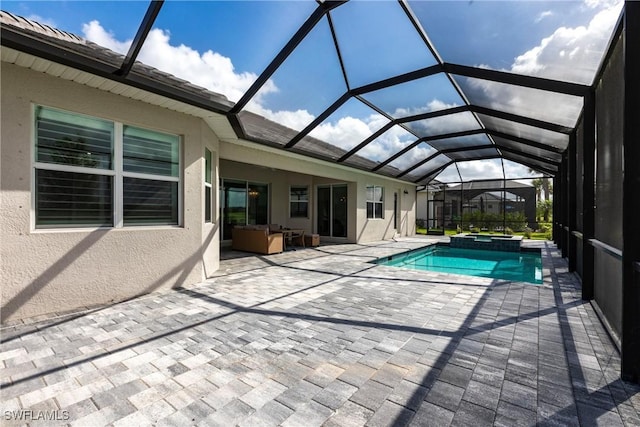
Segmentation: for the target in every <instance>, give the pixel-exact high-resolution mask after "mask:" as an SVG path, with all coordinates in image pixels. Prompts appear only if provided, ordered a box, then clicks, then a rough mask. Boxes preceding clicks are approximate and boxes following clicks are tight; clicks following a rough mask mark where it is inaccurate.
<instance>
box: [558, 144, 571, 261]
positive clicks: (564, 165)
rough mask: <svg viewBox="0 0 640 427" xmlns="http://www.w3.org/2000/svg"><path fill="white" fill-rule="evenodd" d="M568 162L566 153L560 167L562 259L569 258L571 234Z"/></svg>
mask: <svg viewBox="0 0 640 427" xmlns="http://www.w3.org/2000/svg"><path fill="white" fill-rule="evenodd" d="M568 163H569V162H568V160H567V153H566V152H565V153H564V154H563V155H562V165H561V167H560V188H561V189H562V191H561V193H560V196H561V197H562V198H561V199H560V220H561V223H562V229H561V230H560V232H561V236H562V238H561V240H562V245H561V247H560V249H561V250H562V258H567V257H568V254H569V252H568V250H567V249H568V248H567V246H568V242H569V237H568V234H569V232H568V231H567V230H568V223H567V200H568V199H569V197H568V195H569V189H568V188H567V187H568V185H567V169H568V167H567V166H568Z"/></svg>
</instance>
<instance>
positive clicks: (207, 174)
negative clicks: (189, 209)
mask: <svg viewBox="0 0 640 427" xmlns="http://www.w3.org/2000/svg"><path fill="white" fill-rule="evenodd" d="M212 160H213V156H212V155H211V151H209V150H208V149H206V148H205V149H204V222H211V195H212V194H213V193H212V191H213V189H212V187H211V173H212V168H211V162H212Z"/></svg>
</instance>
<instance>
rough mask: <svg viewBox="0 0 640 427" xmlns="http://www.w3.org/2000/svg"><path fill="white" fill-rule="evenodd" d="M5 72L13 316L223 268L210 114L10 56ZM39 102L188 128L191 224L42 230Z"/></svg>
mask: <svg viewBox="0 0 640 427" xmlns="http://www.w3.org/2000/svg"><path fill="white" fill-rule="evenodd" d="M1 79H2V80H1V89H2V105H1V107H2V110H1V112H2V116H1V125H2V130H1V137H2V139H1V146H0V150H1V151H0V153H1V164H0V185H1V189H2V191H1V196H2V199H1V203H0V241H1V245H0V256H1V263H2V264H1V270H0V271H1V273H2V278H1V282H2V310H1V313H0V314H1V318H2V321H3V322H5V321H7V320H13V319H20V318H28V317H33V316H38V315H42V314H47V313H52V312H64V311H67V310H73V309H77V308H79V307H83V306H92V305H98V304H106V303H110V302H114V301H119V300H123V299H126V298H129V297H132V296H134V295H139V294H144V293H148V292H153V291H156V290H161V289H166V288H170V287H174V286H179V285H183V284H188V283H196V282H199V281H201V280H202V279H203V278H204V277H205V275H206V274H210V273H211V272H213V271H215V270H216V269H217V267H218V260H219V240H218V231H217V224H216V223H215V222H214V223H213V224H207V225H206V226H205V225H204V222H203V220H204V206H203V201H204V186H203V177H204V171H203V169H204V159H203V154H204V147H208V148H209V149H210V150H211V151H212V153H213V154H214V165H217V153H218V152H219V144H218V140H217V138H216V136H215V134H214V133H213V132H212V131H211V129H210V128H209V127H208V126H207V125H206V124H204V122H203V121H202V120H201V119H199V118H196V117H193V116H190V115H186V114H181V113H177V112H174V111H170V110H167V109H164V108H160V107H155V106H152V105H149V104H146V103H143V102H139V101H134V100H131V99H129V98H126V97H124V96H118V95H115V94H112V93H107V92H104V91H101V90H98V89H92V88H90V87H87V86H84V85H81V84H78V83H74V82H70V81H67V80H63V79H60V78H56V77H52V76H50V75H47V74H43V73H38V72H35V71H32V70H28V69H25V68H22V67H18V66H15V65H11V64H7V63H3V64H2V76H1ZM34 104H36V105H45V106H49V107H54V108H60V109H64V110H68V111H71V112H78V113H82V114H87V115H91V116H95V117H99V118H104V119H108V120H114V121H119V122H123V123H125V124H131V125H136V126H140V127H144V128H148V129H153V130H158V131H162V132H167V133H172V134H178V135H180V136H181V137H182V168H183V169H182V172H183V175H182V198H183V224H182V226H180V227H136V228H133V227H131V228H119V229H116V228H108V229H74V230H60V229H58V230H55V229H51V230H34V229H33V228H32V225H31V224H32V215H33V213H32V211H31V210H32V208H31V206H32V192H31V186H32V179H33V164H32V159H33V157H34V154H33V150H34V142H33V132H34V131H33V117H32V109H33V105H34ZM216 174H217V168H216ZM216 177H217V175H216ZM215 183H217V179H216V180H214V191H213V195H214V200H215V202H216V203H215V207H214V210H213V213H214V215H217V193H218V192H217V184H215Z"/></svg>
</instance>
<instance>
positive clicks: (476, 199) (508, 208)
mask: <svg viewBox="0 0 640 427" xmlns="http://www.w3.org/2000/svg"><path fill="white" fill-rule="evenodd" d="M431 192H432V194H433V198H431V199H428V200H427V201H426V202H427V209H426V216H427V218H426V224H425V225H424V226H425V228H426V230H427V234H435V235H444V234H445V231H446V230H455V231H457V232H463V231H470V232H489V233H506V234H513V232H529V233H530V232H532V231H534V230H542V229H543V228H544V230H545V232H546V231H549V230H547V228H546V227H547V225H545V223H546V221H545V223H542V221H543V220H549V219H550V218H549V217H546V218H543V216H544V213H541V215H540V217H538V216H537V211H536V200H537V196H538V195H537V192H536V187H534V185H532V184H531V183H530V182H527V181H523V182H518V181H511V180H495V181H493V180H492V181H471V182H461V183H458V184H440V185H436V184H432V185H431ZM538 220H540V221H541V223H540V224H539V223H538Z"/></svg>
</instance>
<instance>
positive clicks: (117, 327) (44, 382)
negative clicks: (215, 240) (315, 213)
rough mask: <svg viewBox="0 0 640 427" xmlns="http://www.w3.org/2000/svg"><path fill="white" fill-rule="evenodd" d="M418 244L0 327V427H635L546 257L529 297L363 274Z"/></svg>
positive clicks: (267, 269) (336, 249)
mask: <svg viewBox="0 0 640 427" xmlns="http://www.w3.org/2000/svg"><path fill="white" fill-rule="evenodd" d="M426 243H428V239H426V238H424V239H422V238H418V237H416V238H410V239H402V240H400V241H397V242H377V243H372V244H366V245H355V244H353V245H324V246H321V247H319V248H314V249H311V248H308V249H304V250H298V251H291V252H286V253H283V254H279V255H272V256H248V255H247V254H238V253H231V254H229V255H233V256H230V257H229V258H228V259H226V260H223V261H222V262H221V267H220V270H219V272H218V273H217V274H216V275H215V277H212V278H211V279H209V280H207V281H206V282H204V283H201V284H198V285H195V286H191V287H189V288H181V289H176V290H174V291H170V292H165V293H155V294H151V295H147V296H144V297H141V298H137V299H133V300H130V301H127V302H123V303H120V304H116V305H113V306H109V307H105V308H101V309H96V310H91V311H88V312H85V313H79V314H75V315H72V316H66V317H60V318H56V319H50V320H48V321H40V322H37V323H32V324H21V325H14V326H4V327H3V328H2V346H1V348H0V381H1V382H2V390H1V393H2V394H1V409H2V414H0V415H1V416H2V422H1V423H0V424H2V425H3V426H4V425H25V424H29V425H47V426H49V425H66V424H70V425H77V426H94V425H95V426H102V425H114V426H133V425H135V426H142V425H158V426H162V425H175V426H189V425H201V426H209V425H211V426H218V425H219V426H233V425H239V426H276V425H282V426H304V427H310V426H316V425H317V426H321V425H324V426H361V425H369V426H391V425H394V426H396V425H407V424H410V425H416V426H418V425H435V426H446V425H473V426H480V425H499V426H516V425H526V426H532V425H537V424H539V425H558V426H566V425H603V426H617V425H626V426H639V425H640V415H639V413H640V387H639V386H637V385H632V384H629V383H625V382H623V381H621V380H620V379H619V365H620V360H619V355H618V353H617V351H616V350H615V347H614V346H613V345H612V343H611V341H610V339H609V336H608V335H607V333H606V332H605V330H604V329H603V328H602V326H601V324H600V323H599V321H598V319H597V317H596V315H595V313H594V311H593V309H592V307H591V306H590V304H589V303H586V302H584V301H581V300H580V293H579V284H578V282H577V280H576V278H575V276H574V275H573V274H572V273H568V272H567V267H566V263H565V261H564V260H563V259H561V258H560V255H559V253H558V251H557V250H556V249H555V247H554V246H553V245H552V244H550V243H540V244H539V245H540V246H542V250H543V255H544V268H545V284H544V285H541V286H535V285H530V284H523V283H511V282H506V281H498V280H491V279H484V278H472V277H465V276H456V275H447V274H439V273H430V272H420V271H407V270H403V269H396V268H393V267H384V266H377V265H374V264H371V263H369V261H371V260H372V259H374V258H377V257H381V256H385V255H390V254H393V253H398V252H402V251H405V250H407V249H409V248H415V247H420V246H423V245H425V244H426ZM50 417H54V418H56V419H54V420H47V419H43V418H50Z"/></svg>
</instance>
